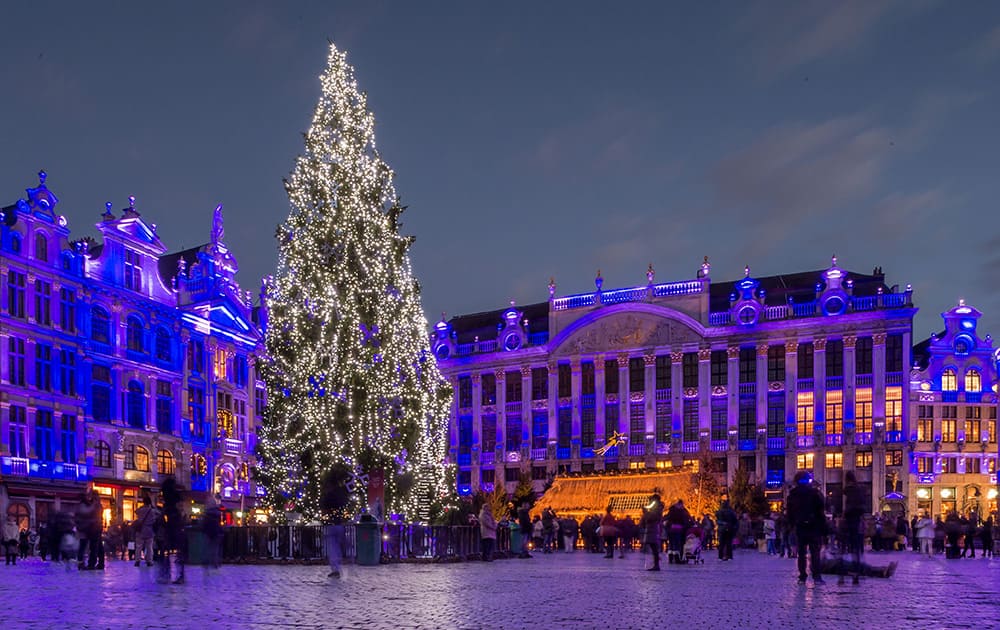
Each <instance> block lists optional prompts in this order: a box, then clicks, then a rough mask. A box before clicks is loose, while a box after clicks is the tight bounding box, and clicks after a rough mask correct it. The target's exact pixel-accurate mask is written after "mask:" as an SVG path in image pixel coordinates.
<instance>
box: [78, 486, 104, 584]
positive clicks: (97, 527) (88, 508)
mask: <svg viewBox="0 0 1000 630" xmlns="http://www.w3.org/2000/svg"><path fill="white" fill-rule="evenodd" d="M101 529H102V528H101V502H100V500H98V497H97V491H96V490H93V489H91V490H89V491H87V492H85V493H84V495H83V500H82V501H81V502H80V505H78V506H77V507H76V534H77V536H78V537H79V538H80V546H79V547H78V548H77V552H76V567H77V568H78V569H80V570H81V571H83V570H87V571H93V570H95V569H100V570H102V571H103V570H104V541H103V540H101ZM85 558H86V564H85V563H84V562H85V561H84V559H85Z"/></svg>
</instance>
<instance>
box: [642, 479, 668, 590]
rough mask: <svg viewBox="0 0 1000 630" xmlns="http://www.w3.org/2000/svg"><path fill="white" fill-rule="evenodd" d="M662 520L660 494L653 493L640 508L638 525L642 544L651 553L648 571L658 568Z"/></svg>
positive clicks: (657, 569)
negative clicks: (640, 528) (646, 503)
mask: <svg viewBox="0 0 1000 630" xmlns="http://www.w3.org/2000/svg"><path fill="white" fill-rule="evenodd" d="M661 521H663V503H662V502H660V495H658V494H654V495H652V496H650V497H649V505H647V506H646V507H644V508H643V509H642V519H641V520H640V521H639V525H640V526H641V527H642V546H643V547H649V550H650V552H651V553H652V554H653V566H652V567H651V568H649V569H647V570H648V571H659V570H660V523H661Z"/></svg>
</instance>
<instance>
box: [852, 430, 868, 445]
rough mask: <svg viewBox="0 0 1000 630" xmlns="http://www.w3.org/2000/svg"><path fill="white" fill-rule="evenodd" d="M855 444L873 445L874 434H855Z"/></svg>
mask: <svg viewBox="0 0 1000 630" xmlns="http://www.w3.org/2000/svg"><path fill="white" fill-rule="evenodd" d="M854 443H855V444H871V443H872V434H871V433H868V432H865V433H855V434H854Z"/></svg>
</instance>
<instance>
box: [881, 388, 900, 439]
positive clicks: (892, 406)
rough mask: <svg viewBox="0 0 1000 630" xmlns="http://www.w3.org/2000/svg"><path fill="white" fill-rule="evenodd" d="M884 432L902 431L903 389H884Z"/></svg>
mask: <svg viewBox="0 0 1000 630" xmlns="http://www.w3.org/2000/svg"><path fill="white" fill-rule="evenodd" d="M885 430H886V431H902V430H903V388H902V387H887V388H886V389H885Z"/></svg>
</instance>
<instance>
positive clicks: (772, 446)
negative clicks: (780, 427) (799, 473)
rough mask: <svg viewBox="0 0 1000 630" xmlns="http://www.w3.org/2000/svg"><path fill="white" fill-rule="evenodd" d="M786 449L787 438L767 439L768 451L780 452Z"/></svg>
mask: <svg viewBox="0 0 1000 630" xmlns="http://www.w3.org/2000/svg"><path fill="white" fill-rule="evenodd" d="M784 448H785V438H783V437H769V438H767V450H769V451H780V450H784Z"/></svg>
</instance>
